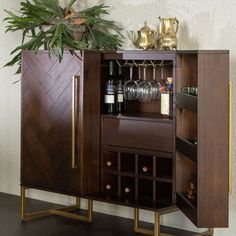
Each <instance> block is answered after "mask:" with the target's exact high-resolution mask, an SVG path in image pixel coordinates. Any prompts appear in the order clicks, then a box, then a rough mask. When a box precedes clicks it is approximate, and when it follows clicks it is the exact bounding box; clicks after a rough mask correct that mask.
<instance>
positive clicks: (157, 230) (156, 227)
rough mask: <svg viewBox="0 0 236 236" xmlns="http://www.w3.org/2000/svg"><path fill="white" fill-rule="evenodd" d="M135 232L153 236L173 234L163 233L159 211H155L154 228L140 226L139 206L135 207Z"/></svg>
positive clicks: (169, 235)
mask: <svg viewBox="0 0 236 236" xmlns="http://www.w3.org/2000/svg"><path fill="white" fill-rule="evenodd" d="M134 232H135V233H140V234H145V235H152V236H172V235H171V234H164V233H161V230H160V215H159V213H158V212H154V230H149V229H144V228H141V227H139V209H137V208H135V209H134Z"/></svg>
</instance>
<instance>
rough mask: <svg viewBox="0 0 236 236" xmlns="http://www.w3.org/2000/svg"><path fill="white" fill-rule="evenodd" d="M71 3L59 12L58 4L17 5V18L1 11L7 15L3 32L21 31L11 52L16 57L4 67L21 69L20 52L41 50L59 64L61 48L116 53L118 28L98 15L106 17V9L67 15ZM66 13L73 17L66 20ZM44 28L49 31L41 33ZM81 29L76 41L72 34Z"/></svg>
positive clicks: (47, 0)
mask: <svg viewBox="0 0 236 236" xmlns="http://www.w3.org/2000/svg"><path fill="white" fill-rule="evenodd" d="M75 2H76V0H70V1H69V3H68V5H67V7H66V8H65V9H63V8H62V7H61V6H60V4H59V1H58V0H32V1H29V0H26V1H24V2H21V3H20V5H21V8H20V14H19V13H13V12H11V11H8V10H5V11H6V13H7V14H8V16H7V17H6V18H5V19H4V21H6V22H7V23H8V25H7V26H6V32H15V31H19V30H20V31H22V43H21V45H20V46H18V47H17V48H16V49H14V50H13V51H12V52H11V54H12V55H13V54H16V55H15V56H14V57H13V59H12V60H11V61H10V62H8V63H7V64H6V65H5V66H13V65H19V66H20V67H21V51H22V50H33V51H35V52H36V53H37V51H38V50H39V49H40V48H42V47H43V46H44V48H45V49H47V50H48V52H49V55H51V53H54V54H55V55H56V56H57V57H58V59H59V61H61V60H62V58H63V54H64V48H68V49H69V50H70V51H71V52H72V53H73V50H91V49H92V50H100V49H102V50H116V49H118V48H119V47H121V44H122V42H123V41H122V40H123V36H122V35H121V33H120V31H121V28H120V27H118V26H117V25H116V23H115V22H114V21H109V20H104V19H102V15H108V14H109V12H108V9H109V7H108V6H106V5H104V4H100V5H97V6H93V7H90V8H88V9H86V10H83V11H80V12H76V13H75V12H73V11H71V8H72V6H73V5H74V3H75ZM68 13H73V14H72V15H70V17H69V18H68ZM66 16H67V17H66ZM65 17H66V18H65ZM45 26H48V27H49V28H47V29H45ZM82 28H83V29H84V31H83V33H82V35H81V39H80V40H79V41H78V40H76V39H75V37H74V32H75V31H78V30H80V29H82ZM43 29H44V30H43ZM110 30H112V31H113V32H114V33H110ZM20 67H19V69H18V70H17V73H19V72H20Z"/></svg>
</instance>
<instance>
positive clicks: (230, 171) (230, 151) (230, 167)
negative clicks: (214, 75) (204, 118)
mask: <svg viewBox="0 0 236 236" xmlns="http://www.w3.org/2000/svg"><path fill="white" fill-rule="evenodd" d="M229 193H230V194H231V193H232V81H229Z"/></svg>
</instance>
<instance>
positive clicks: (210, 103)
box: [198, 53, 229, 227]
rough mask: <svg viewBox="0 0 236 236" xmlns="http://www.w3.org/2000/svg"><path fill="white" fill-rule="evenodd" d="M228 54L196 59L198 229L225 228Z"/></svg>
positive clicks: (227, 155) (204, 55)
mask: <svg viewBox="0 0 236 236" xmlns="http://www.w3.org/2000/svg"><path fill="white" fill-rule="evenodd" d="M228 98H229V55H228V54H227V53H225V54H213V53H212V54H211V53H209V54H199V58H198V227H227V226H228V189H229V188H228V186H229V185H228V183H229V182H228V181H229V149H228V147H229V99H228Z"/></svg>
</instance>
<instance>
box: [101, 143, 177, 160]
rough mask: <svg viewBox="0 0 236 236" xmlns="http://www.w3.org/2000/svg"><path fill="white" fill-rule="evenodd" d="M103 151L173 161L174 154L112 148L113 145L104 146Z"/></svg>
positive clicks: (118, 147)
mask: <svg viewBox="0 0 236 236" xmlns="http://www.w3.org/2000/svg"><path fill="white" fill-rule="evenodd" d="M102 149H103V150H105V151H114V152H121V153H122V152H124V153H133V154H134V155H135V154H139V155H147V156H151V157H156V158H166V159H173V153H172V152H161V151H152V150H145V149H137V148H129V147H120V146H111V145H102Z"/></svg>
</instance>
